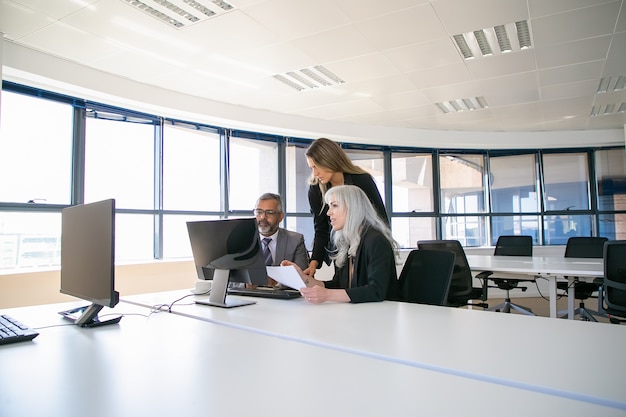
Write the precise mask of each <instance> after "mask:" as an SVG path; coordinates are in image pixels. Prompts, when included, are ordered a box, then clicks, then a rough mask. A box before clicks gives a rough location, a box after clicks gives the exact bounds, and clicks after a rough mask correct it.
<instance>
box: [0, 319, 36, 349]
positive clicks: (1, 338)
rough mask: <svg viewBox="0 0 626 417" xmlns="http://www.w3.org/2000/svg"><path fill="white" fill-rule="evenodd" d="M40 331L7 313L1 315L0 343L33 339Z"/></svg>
mask: <svg viewBox="0 0 626 417" xmlns="http://www.w3.org/2000/svg"><path fill="white" fill-rule="evenodd" d="M38 335H39V333H37V332H36V331H35V330H33V329H31V328H30V327H28V326H26V325H24V324H23V323H20V322H19V321H17V320H16V319H14V318H13V317H11V316H9V315H7V314H1V315H0V345H6V344H8V343H16V342H26V341H28V340H33V339H34V338H35V337H37V336H38Z"/></svg>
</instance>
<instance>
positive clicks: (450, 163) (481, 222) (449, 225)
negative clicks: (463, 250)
mask: <svg viewBox="0 0 626 417" xmlns="http://www.w3.org/2000/svg"><path fill="white" fill-rule="evenodd" d="M484 170H485V169H484V157H483V156H482V155H473V154H442V155H440V156H439V172H440V185H439V187H440V189H441V196H440V204H441V213H442V214H444V215H445V217H444V218H442V236H443V238H444V239H455V240H459V241H460V242H461V243H462V244H463V245H465V246H480V245H484V244H486V242H487V239H486V236H487V233H486V222H485V217H483V216H476V215H475V214H477V213H483V212H485V183H484V173H485V172H484ZM459 214H474V215H473V216H468V217H463V216H458V215H459Z"/></svg>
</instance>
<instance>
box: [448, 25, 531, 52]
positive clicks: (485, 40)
mask: <svg viewBox="0 0 626 417" xmlns="http://www.w3.org/2000/svg"><path fill="white" fill-rule="evenodd" d="M452 38H453V40H454V43H455V44H456V46H457V47H458V48H459V52H460V53H461V55H462V56H463V58H464V59H472V58H480V57H484V56H490V55H495V54H503V53H507V52H512V51H520V50H522V49H526V48H530V47H532V43H531V39H530V30H529V28H528V22H527V21H525V20H522V21H519V22H515V23H507V24H504V25H497V26H493V27H490V28H485V29H479V30H474V31H472V32H467V33H462V34H458V35H454V36H452Z"/></svg>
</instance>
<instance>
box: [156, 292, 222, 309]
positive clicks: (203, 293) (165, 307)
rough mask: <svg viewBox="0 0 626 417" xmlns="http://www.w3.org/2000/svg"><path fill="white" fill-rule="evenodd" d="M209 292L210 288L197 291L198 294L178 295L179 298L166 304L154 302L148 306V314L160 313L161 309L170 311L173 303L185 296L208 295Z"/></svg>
mask: <svg viewBox="0 0 626 417" xmlns="http://www.w3.org/2000/svg"><path fill="white" fill-rule="evenodd" d="M209 294H211V290H210V289H209V290H207V291H205V292H201V293H198V294H187V295H185V296H183V297H180V298H178V299H176V300H174V301H172V302H171V303H170V304H167V303H164V304H155V305H153V306H152V307H151V308H150V312H151V313H150V314H153V313H161V312H163V311H167V312H168V313H171V312H172V307H173V306H174V304H176V303H178V302H180V301H182V300H184V299H185V298H187V297H194V296H196V295H209Z"/></svg>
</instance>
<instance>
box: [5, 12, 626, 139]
mask: <svg viewBox="0 0 626 417" xmlns="http://www.w3.org/2000/svg"><path fill="white" fill-rule="evenodd" d="M174 1H176V0H174ZM198 1H200V2H208V1H209V0H198ZM226 1H228V0H226ZM230 3H231V4H232V6H233V7H234V8H233V9H232V10H229V11H226V12H223V13H220V14H218V15H216V16H213V17H209V18H206V19H203V20H202V21H200V22H198V23H192V24H189V25H187V26H186V27H183V28H181V29H176V28H174V27H172V26H170V25H169V24H166V23H164V22H162V21H160V20H158V19H156V18H154V17H153V16H149V15H148V14H147V13H145V12H143V11H140V10H138V9H136V8H134V7H132V6H130V5H129V4H128V3H127V2H126V0H82V1H80V0H77V1H69V0H47V1H43V0H0V32H2V33H3V34H4V38H5V44H10V45H11V46H12V47H13V48H15V47H20V48H27V49H28V50H35V51H41V53H44V54H49V55H51V56H54V57H58V58H61V60H60V61H59V62H66V63H78V64H82V65H84V66H88V67H91V68H93V69H96V70H98V71H102V72H105V73H107V74H111V75H112V76H117V77H121V78H123V79H131V80H135V81H136V82H139V83H143V84H145V85H148V86H155V87H157V88H159V89H169V90H172V91H175V92H180V93H183V94H187V95H189V96H191V98H195V97H198V98H205V99H209V100H214V101H221V102H224V103H228V104H234V105H238V106H242V107H249V108H257V109H266V110H269V111H273V112H277V113H286V114H297V115H304V116H307V117H313V118H320V119H327V120H341V121H349V122H352V123H359V124H375V125H387V126H395V127H406V128H416V129H440V130H486V131H488V130H495V131H501V130H564V129H591V128H599V129H623V127H624V122H625V119H624V113H623V112H622V113H615V114H613V113H611V112H608V111H607V114H606V115H605V114H604V113H603V114H602V115H598V116H592V115H591V113H592V108H593V106H602V109H601V110H602V111H603V112H604V111H605V109H606V106H607V105H612V104H616V105H617V104H619V103H621V102H623V101H624V100H626V97H625V95H626V92H625V90H624V88H622V87H620V88H621V90H619V91H609V92H608V93H597V90H598V86H599V85H600V82H601V78H602V77H610V85H611V86H613V87H614V86H615V84H616V82H617V80H618V79H619V77H620V76H622V77H624V76H626V10H624V9H626V7H624V6H625V5H624V0H388V1H380V0H317V1H310V0H232V1H231V2H230ZM207 4H208V3H207ZM211 5H212V6H211V7H215V6H214V5H213V3H211ZM519 20H528V26H529V31H530V32H529V36H530V39H531V42H532V44H531V46H530V47H529V48H527V49H523V50H519V48H517V42H518V41H517V37H516V36H515V35H516V32H515V30H514V29H507V33H508V35H509V37H510V39H511V42H512V49H513V51H512V52H510V53H502V52H501V51H500V47H499V45H498V44H497V43H496V42H495V35H494V38H493V39H492V41H493V42H491V46H492V48H493V50H494V54H493V55H487V56H484V57H483V56H482V55H481V54H480V52H479V51H478V50H475V54H476V55H475V57H474V58H473V59H469V60H466V59H464V58H463V57H462V55H461V52H460V49H459V46H458V45H457V44H456V42H455V39H454V36H455V35H460V34H465V33H467V32H472V31H475V30H481V29H489V28H492V27H493V26H495V25H504V24H506V25H512V24H514V22H517V21H519ZM508 27H509V28H513V26H508ZM491 33H492V32H491V30H489V31H488V32H487V36H491ZM472 36H473V35H472ZM490 39H491V38H490ZM467 41H468V42H469V43H470V44H472V45H473V43H472V39H471V36H470V37H469V38H468V39H467ZM472 47H473V46H472ZM8 49H9V48H5V51H7V50H8ZM11 50H13V49H11ZM14 52H15V51H14ZM27 55H28V54H27ZM22 56H24V55H23V54H20V53H7V52H5V59H4V61H3V65H4V72H3V73H4V74H6V76H8V77H9V78H10V75H9V74H16V73H17V72H16V71H18V69H19V68H21V67H23V65H22V64H23V63H22V62H21V61H20V60H21V59H23V58H22ZM29 56H30V55H29ZM320 65H321V66H323V67H324V68H326V69H328V70H330V71H332V72H333V73H335V74H336V75H337V76H338V77H339V78H341V79H342V80H343V83H339V84H337V85H335V84H336V81H332V82H330V84H332V85H330V86H325V87H315V88H308V87H306V88H304V89H303V90H302V91H299V90H298V89H296V88H293V87H291V86H288V85H287V84H285V83H282V82H280V81H278V80H277V79H275V78H274V75H276V74H287V73H289V72H292V71H293V72H297V73H298V74H301V73H303V72H301V70H309V69H312V68H314V67H316V66H320ZM36 67H37V65H32V64H31V63H29V65H28V68H29V70H30V71H37V70H35V69H34V68H36ZM324 68H322V69H321V70H322V71H324ZM39 71H41V73H35V74H32V78H33V79H34V80H36V82H37V83H38V84H37V85H41V84H39V83H41V82H42V81H41V80H42V79H45V78H46V77H47V76H48V75H50V76H52V77H53V76H54V75H55V74H57V73H58V71H59V69H58V68H55V70H54V71H52V72H50V74H48V73H47V72H46V68H41V69H40V70H39ZM315 71H317V70H315ZM324 77H326V76H324ZM81 82H82V85H81V86H80V87H85V80H82V81H81ZM309 82H310V81H309ZM319 82H320V80H315V81H314V82H313V85H315V84H316V83H319ZM322 83H323V81H322ZM54 88H55V86H54V83H51V89H53V90H54ZM65 88H67V87H66V85H64V86H63V89H65ZM116 88H117V86H106V85H105V86H102V85H95V86H92V89H93V90H99V89H101V90H102V91H101V92H102V94H103V95H104V96H106V95H107V94H110V93H111V91H116ZM299 88H302V87H299ZM63 91H65V90H63ZM78 91H80V90H78ZM476 97H484V99H485V100H486V102H487V104H488V106H489V108H487V109H481V110H475V111H469V110H465V111H460V112H449V113H447V114H444V113H443V111H442V110H441V109H440V108H439V107H437V106H436V103H438V102H447V101H450V100H459V99H475V98H476Z"/></svg>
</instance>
